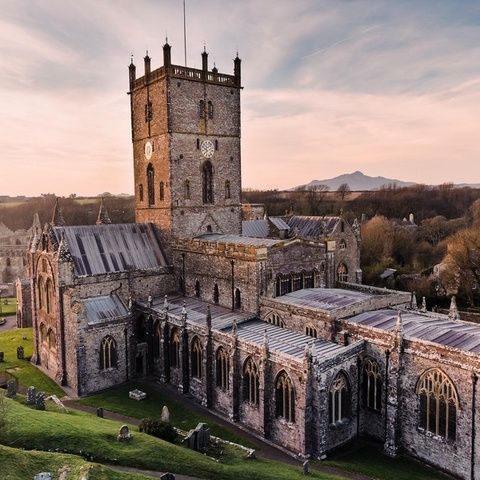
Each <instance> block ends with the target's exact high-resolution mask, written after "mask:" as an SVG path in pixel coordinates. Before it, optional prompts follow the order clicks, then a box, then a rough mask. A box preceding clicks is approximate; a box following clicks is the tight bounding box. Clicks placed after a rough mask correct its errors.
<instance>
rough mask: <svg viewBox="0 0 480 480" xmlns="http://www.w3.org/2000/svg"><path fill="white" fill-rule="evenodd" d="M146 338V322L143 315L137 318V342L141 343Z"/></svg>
mask: <svg viewBox="0 0 480 480" xmlns="http://www.w3.org/2000/svg"><path fill="white" fill-rule="evenodd" d="M146 338H147V322H146V320H145V317H144V316H143V315H141V316H139V317H138V318H137V342H138V343H143V342H145V341H146Z"/></svg>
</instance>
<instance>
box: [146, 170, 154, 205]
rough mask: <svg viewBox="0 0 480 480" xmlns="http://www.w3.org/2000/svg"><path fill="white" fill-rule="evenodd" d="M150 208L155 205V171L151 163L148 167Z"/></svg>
mask: <svg viewBox="0 0 480 480" xmlns="http://www.w3.org/2000/svg"><path fill="white" fill-rule="evenodd" d="M147 185H148V206H150V205H155V171H154V169H153V165H152V164H151V163H149V164H148V167H147Z"/></svg>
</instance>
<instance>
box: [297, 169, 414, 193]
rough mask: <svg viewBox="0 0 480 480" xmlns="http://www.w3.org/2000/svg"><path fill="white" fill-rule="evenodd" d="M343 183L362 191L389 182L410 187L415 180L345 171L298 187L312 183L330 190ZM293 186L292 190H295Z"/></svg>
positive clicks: (374, 188)
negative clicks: (409, 180)
mask: <svg viewBox="0 0 480 480" xmlns="http://www.w3.org/2000/svg"><path fill="white" fill-rule="evenodd" d="M343 183H347V184H348V186H349V187H350V190H352V191H353V192H362V191H366V190H378V189H379V188H380V187H383V186H385V185H389V184H395V185H397V187H410V186H412V185H415V182H402V181H401V180H395V179H393V178H385V177H369V176H368V175H364V174H363V173H362V172H359V171H356V172H353V173H345V174H343V175H339V176H338V177H334V178H328V179H326V180H312V181H311V182H310V183H307V184H306V185H299V187H310V186H314V185H326V186H327V187H328V188H329V190H330V191H335V190H337V188H338V187H339V186H340V185H342V184H343ZM299 187H295V188H292V190H295V189H296V188H299Z"/></svg>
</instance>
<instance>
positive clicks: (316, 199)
mask: <svg viewBox="0 0 480 480" xmlns="http://www.w3.org/2000/svg"><path fill="white" fill-rule="evenodd" d="M327 192H328V186H327V185H323V184H318V185H309V186H308V187H307V188H306V189H305V193H306V198H305V199H306V202H307V207H308V213H307V214H308V215H319V214H320V205H321V204H322V202H323V201H324V200H325V197H326V195H327Z"/></svg>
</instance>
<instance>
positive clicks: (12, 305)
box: [0, 297, 17, 317]
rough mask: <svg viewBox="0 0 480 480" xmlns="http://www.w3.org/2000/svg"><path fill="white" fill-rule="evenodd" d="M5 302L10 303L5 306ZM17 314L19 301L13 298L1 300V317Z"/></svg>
mask: <svg viewBox="0 0 480 480" xmlns="http://www.w3.org/2000/svg"><path fill="white" fill-rule="evenodd" d="M5 301H7V302H8V303H7V304H6V305H5ZM16 314H17V299H16V298H13V297H7V298H0V317H7V316H10V315H16Z"/></svg>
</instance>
